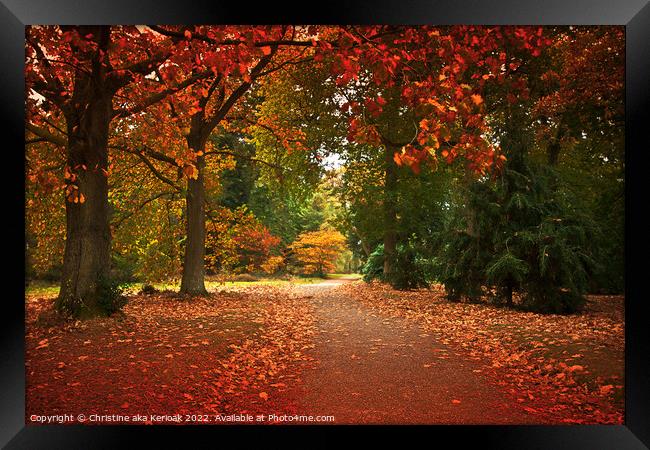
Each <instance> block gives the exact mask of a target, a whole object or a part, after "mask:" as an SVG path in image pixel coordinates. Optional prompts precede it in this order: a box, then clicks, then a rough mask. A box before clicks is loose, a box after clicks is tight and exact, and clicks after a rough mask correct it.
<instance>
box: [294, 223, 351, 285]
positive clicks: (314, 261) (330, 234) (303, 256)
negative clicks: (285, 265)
mask: <svg viewBox="0 0 650 450" xmlns="http://www.w3.org/2000/svg"><path fill="white" fill-rule="evenodd" d="M290 249H291V250H292V251H293V253H294V255H295V257H296V259H297V260H298V262H299V264H300V265H301V266H302V267H303V272H304V273H309V274H317V275H319V276H324V275H325V274H326V273H328V272H331V271H332V270H334V268H335V267H336V259H337V258H338V257H339V255H340V254H341V253H342V252H343V251H344V250H345V237H344V236H343V235H342V234H341V233H339V232H338V231H335V230H332V229H321V230H318V231H311V232H307V233H302V234H300V235H299V236H298V238H297V239H296V240H295V242H294V243H293V244H291V245H290Z"/></svg>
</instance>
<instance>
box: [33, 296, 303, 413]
mask: <svg viewBox="0 0 650 450" xmlns="http://www.w3.org/2000/svg"><path fill="white" fill-rule="evenodd" d="M52 302H53V300H52V299H51V298H50V299H47V298H41V299H31V298H30V299H28V300H27V303H26V368H27V393H26V395H27V399H26V402H27V403H26V414H27V416H29V415H31V414H39V415H44V414H55V413H59V414H63V413H66V414H74V415H77V414H86V415H88V414H92V413H96V414H115V413H116V412H118V411H120V410H121V411H123V412H125V413H129V414H146V415H149V414H162V415H165V414H234V413H236V414H246V413H250V414H254V413H268V412H269V411H271V412H274V413H282V412H291V411H289V410H287V408H289V409H290V407H291V405H275V404H272V400H273V397H274V392H278V391H281V390H284V389H286V386H287V384H292V383H293V382H295V380H297V379H299V375H300V370H302V369H303V368H304V367H306V366H307V365H308V364H305V363H309V361H310V359H311V358H310V357H309V356H308V355H307V351H306V350H308V349H309V348H311V342H312V335H313V333H314V323H313V315H312V311H311V307H310V305H309V303H308V302H305V301H304V299H301V298H300V297H299V296H297V295H295V294H294V293H293V291H292V289H291V288H289V287H287V288H277V287H269V286H259V287H250V288H233V289H229V290H228V289H226V290H222V291H220V292H218V293H215V294H211V295H210V296H209V297H197V298H189V299H179V298H177V297H175V296H173V295H167V294H161V295H155V296H146V295H139V296H132V297H131V298H130V301H129V304H128V305H127V306H126V307H125V308H124V314H123V315H122V316H116V317H111V318H97V319H92V320H88V321H83V322H81V321H76V322H72V321H61V320H59V319H56V318H55V317H54V315H53V313H52V311H51V309H52ZM283 408H284V409H283ZM157 423H160V422H157Z"/></svg>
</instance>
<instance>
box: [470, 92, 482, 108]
mask: <svg viewBox="0 0 650 450" xmlns="http://www.w3.org/2000/svg"><path fill="white" fill-rule="evenodd" d="M470 98H471V99H472V102H474V104H475V105H476V106H478V105H480V104H481V103H483V97H481V96H480V95H479V94H472V95H470Z"/></svg>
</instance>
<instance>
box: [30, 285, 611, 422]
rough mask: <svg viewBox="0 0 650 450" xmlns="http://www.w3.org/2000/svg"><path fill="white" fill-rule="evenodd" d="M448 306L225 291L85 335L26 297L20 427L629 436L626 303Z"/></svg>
mask: <svg viewBox="0 0 650 450" xmlns="http://www.w3.org/2000/svg"><path fill="white" fill-rule="evenodd" d="M443 297H444V296H443V291H442V290H441V289H440V288H439V287H435V288H433V289H431V290H416V291H409V292H399V291H394V290H392V289H390V288H388V287H386V286H384V285H380V284H375V283H373V284H365V283H363V282H360V281H353V280H350V279H345V278H344V279H334V280H326V281H322V282H315V283H309V284H286V285H262V284H261V285H251V286H236V285H233V286H222V287H218V288H216V289H215V290H213V291H212V293H211V295H210V296H208V297H202V298H193V299H183V300H180V299H179V298H177V297H176V296H175V295H174V294H172V293H160V294H155V295H132V296H130V299H129V300H130V301H129V304H128V305H127V306H126V307H125V308H124V311H123V314H120V315H118V316H115V317H111V318H97V319H92V320H88V321H83V322H80V321H61V320H60V319H58V318H57V317H56V316H55V315H54V314H53V313H52V303H53V297H52V296H39V295H28V296H27V299H26V374H27V393H26V420H27V422H28V423H31V422H34V421H36V420H39V421H40V420H44V419H43V418H42V417H39V418H36V417H32V416H46V415H53V414H70V415H72V417H74V418H75V419H74V420H73V422H72V423H78V422H76V420H77V419H76V418H77V417H78V415H79V414H83V415H84V416H85V423H107V422H109V421H111V420H116V419H115V417H110V416H112V415H120V416H121V417H120V418H117V420H119V421H120V423H125V419H124V417H131V418H133V416H134V415H138V414H140V415H143V418H142V419H138V420H144V421H145V423H179V422H178V421H179V420H180V423H187V422H191V423H212V424H214V423H233V422H234V423H260V422H257V421H256V420H257V415H260V414H263V415H265V416H264V417H263V418H262V419H261V422H263V423H313V422H309V421H307V420H306V419H304V418H298V419H300V420H296V417H295V416H296V415H301V416H309V415H311V416H313V417H316V416H319V418H318V419H315V420H323V419H321V416H333V417H334V423H394V424H407V423H423V424H424V423H427V424H436V423H445V424H479V423H484V424H492V423H495V424H496V423H499V424H506V423H507V424H532V423H539V424H551V423H553V424H571V423H616V424H620V423H622V422H623V398H624V394H623V385H624V378H623V374H624V364H623V357H624V316H623V297H621V296H593V297H590V298H589V302H588V304H587V307H586V309H585V311H584V312H583V313H581V314H579V315H569V316H560V315H540V314H534V313H528V312H522V311H513V310H508V309H503V308H497V307H494V306H491V305H487V304H465V303H449V302H447V301H446V300H444V298H443ZM92 414H99V415H105V416H109V417H103V418H93V417H92ZM175 414H180V415H181V416H180V419H178V418H177V417H176V418H174V417H172V416H173V415H175ZM245 414H250V415H252V416H249V417H245V416H242V415H245ZM270 414H275V415H276V416H278V417H275V418H274V417H269V415H270ZM157 415H160V416H165V417H152V416H157ZM251 417H253V418H251ZM303 419H304V420H303ZM130 420H131V422H130V423H134V422H135V421H134V420H133V419H130ZM325 420H327V419H325ZM186 421H187V422H186ZM139 423H141V422H139Z"/></svg>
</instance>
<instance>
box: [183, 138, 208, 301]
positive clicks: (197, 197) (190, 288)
mask: <svg viewBox="0 0 650 450" xmlns="http://www.w3.org/2000/svg"><path fill="white" fill-rule="evenodd" d="M188 142H190V148H193V149H194V150H195V151H199V150H201V151H204V147H205V142H204V141H201V142H198V143H197V145H196V146H193V145H191V144H192V143H193V141H192V140H190V139H188ZM196 166H197V169H198V170H199V175H198V177H197V179H191V178H190V179H189V180H188V182H187V193H186V194H185V203H186V209H187V217H186V222H185V226H186V228H185V230H186V233H187V240H186V245H185V256H184V259H183V277H182V279H181V290H180V292H181V294H190V295H205V294H207V293H208V291H207V290H206V289H205V184H204V169H205V156H198V157H197V161H196Z"/></svg>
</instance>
